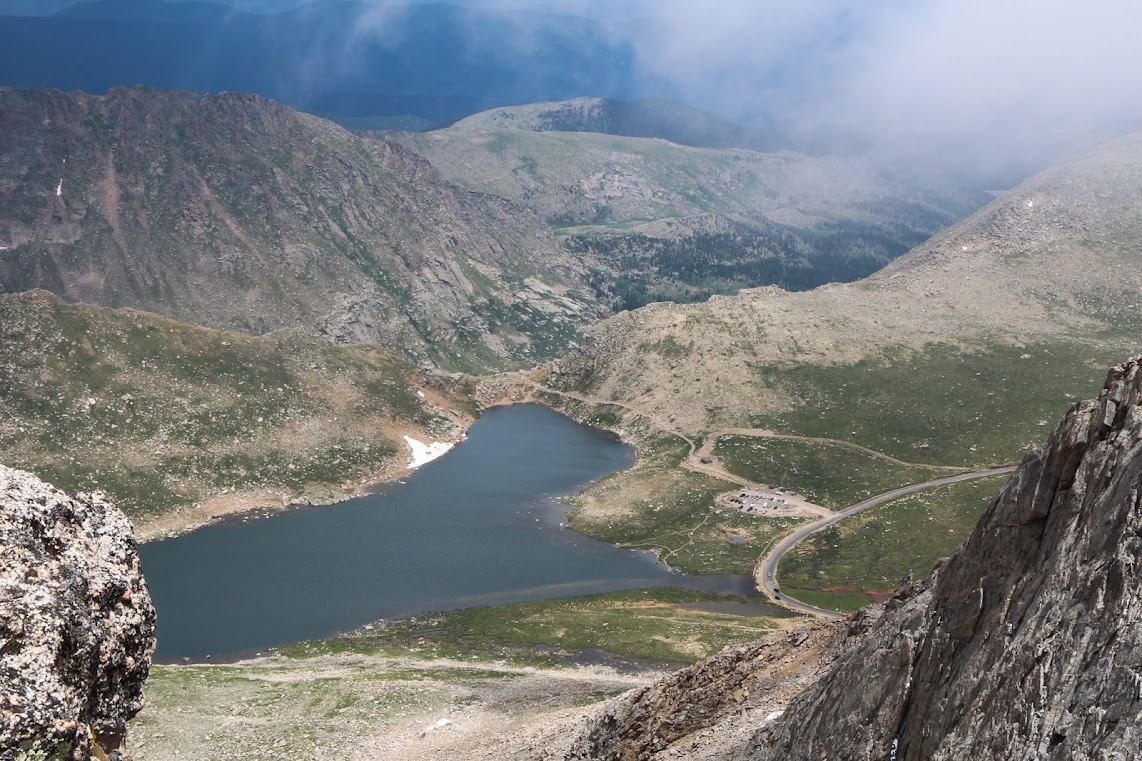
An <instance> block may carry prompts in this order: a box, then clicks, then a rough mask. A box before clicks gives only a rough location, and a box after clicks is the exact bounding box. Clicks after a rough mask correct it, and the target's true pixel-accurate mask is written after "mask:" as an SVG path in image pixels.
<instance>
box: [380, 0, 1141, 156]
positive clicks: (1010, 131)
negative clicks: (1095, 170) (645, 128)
mask: <svg viewBox="0 0 1142 761" xmlns="http://www.w3.org/2000/svg"><path fill="white" fill-rule="evenodd" d="M473 3H477V4H478V5H480V6H481V7H484V8H499V9H503V10H504V11H505V12H507V11H509V10H518V9H519V8H520V7H526V8H531V9H536V8H540V7H542V8H545V9H548V10H557V11H561V12H566V13H574V14H579V15H586V16H591V17H594V18H599V19H606V20H607V21H608V24H609V25H610V28H611V30H612V33H613V34H614V35H615V36H616V38H617V39H629V40H630V41H631V42H632V43H633V44H634V46H635V49H636V50H637V52H638V59H637V60H638V62H639V66H640V67H641V68H642V70H643V71H645V72H646V74H647V75H648V76H654V77H662V78H666V79H668V80H669V81H671V82H672V83H674V85H676V86H677V88H678V92H679V93H680V96H681V98H682V99H684V100H686V101H687V102H689V103H692V104H694V105H698V106H702V107H705V108H709V109H712V110H715V111H717V112H718V113H720V114H722V115H724V116H726V117H729V118H734V119H740V120H749V119H756V118H768V119H770V120H773V121H776V122H777V123H779V124H782V125H785V126H787V127H788V128H790V129H791V130H792V131H794V132H796V133H798V134H802V135H805V134H811V135H824V136H837V135H841V136H843V137H844V139H845V140H846V141H849V143H850V144H854V143H855V144H859V145H862V146H865V147H867V148H868V149H869V150H871V151H874V152H877V153H879V154H882V155H885V156H892V157H907V158H909V159H912V160H923V161H931V162H933V163H941V162H942V163H945V164H946V163H949V162H951V163H954V164H956V165H958V166H961V167H963V168H968V169H977V168H987V167H995V168H997V169H999V170H1000V172H1001V173H1002V171H1003V170H1004V169H1005V168H1007V167H1014V168H1016V171H1018V168H1019V167H1028V168H1032V169H1033V168H1038V167H1039V166H1042V165H1043V164H1045V163H1048V162H1050V161H1053V160H1056V159H1057V158H1059V157H1061V156H1064V155H1066V154H1069V153H1072V152H1074V151H1076V150H1082V149H1084V148H1086V147H1088V146H1090V145H1093V144H1095V143H1097V142H1100V141H1101V140H1104V139H1106V138H1108V137H1111V136H1113V135H1115V134H1119V133H1121V132H1124V131H1128V130H1133V129H1138V128H1140V127H1142V97H1139V83H1140V82H1142V44H1140V43H1139V41H1138V39H1137V37H1138V35H1139V33H1140V31H1142V2H1138V1H1137V0H1088V1H1087V2H1083V3H1079V2H1076V1H1075V0H927V1H926V2H910V1H906V0H705V1H704V2H694V1H693V0H608V1H606V2H604V1H603V0H546V2H541V3H540V2H533V3H520V2H518V0H469V2H468V3H467V4H473ZM380 5H382V6H383V5H384V4H383V3H381V4H380ZM375 15H376V16H377V17H378V18H383V16H384V13H383V11H381V12H379V13H377V12H375ZM525 40H526V30H521V44H524V42H525Z"/></svg>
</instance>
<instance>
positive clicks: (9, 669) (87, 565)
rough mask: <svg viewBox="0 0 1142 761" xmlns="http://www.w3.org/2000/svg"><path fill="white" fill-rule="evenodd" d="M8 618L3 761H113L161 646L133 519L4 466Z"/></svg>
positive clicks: (3, 573)
mask: <svg viewBox="0 0 1142 761" xmlns="http://www.w3.org/2000/svg"><path fill="white" fill-rule="evenodd" d="M0 612H2V614H3V615H2V618H0V759H2V760H3V761H11V760H12V759H20V758H29V759H30V758H58V759H82V760H83V761H87V759H88V758H90V757H91V756H92V735H94V738H95V739H96V740H97V741H98V743H99V745H100V746H101V747H102V748H103V750H104V751H106V752H108V753H111V754H112V755H113V757H114V755H116V754H117V752H118V750H119V749H120V748H121V746H122V744H123V740H124V738H125V736H126V722H127V720H128V719H130V718H131V717H132V716H134V715H135V714H136V713H138V711H139V709H140V708H142V705H143V682H144V680H145V679H146V678H147V673H148V670H149V669H150V663H151V653H152V652H153V651H154V647H155V634H154V633H155V609H154V607H153V606H152V605H151V598H150V595H149V593H148V592H147V585H146V582H145V581H144V580H143V574H142V571H141V570H140V567H139V555H138V552H137V550H136V544H135V539H134V536H133V535H132V533H131V524H130V523H129V522H128V521H127V518H126V517H125V516H124V515H123V514H122V513H121V512H119V510H118V509H116V508H115V507H114V506H113V505H112V504H111V503H109V502H108V501H107V500H106V499H105V498H104V497H103V496H102V495H101V494H98V493H95V494H80V495H78V496H77V497H75V498H72V497H69V496H68V495H66V494H64V493H63V492H61V491H59V490H58V489H55V488H54V487H52V486H49V485H48V484H45V483H44V482H43V481H40V480H39V479H38V478H36V477H35V476H33V475H31V474H30V473H25V472H23V471H20V470H13V469H11V468H7V467H5V466H2V465H0ZM37 753H38V754H39V755H37Z"/></svg>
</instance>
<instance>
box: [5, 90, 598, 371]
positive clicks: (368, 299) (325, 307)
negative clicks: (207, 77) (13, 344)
mask: <svg viewBox="0 0 1142 761" xmlns="http://www.w3.org/2000/svg"><path fill="white" fill-rule="evenodd" d="M0 116H2V118H0V134H2V135H3V139H4V140H5V141H6V142H7V144H8V145H9V146H11V148H10V150H9V151H8V152H7V153H6V155H5V159H4V161H3V162H0V249H3V250H0V283H2V287H3V289H4V290H8V291H20V290H26V289H29V288H36V287H43V288H47V289H49V290H52V291H54V292H56V293H59V294H61V295H63V296H65V297H66V298H68V299H69V300H73V301H88V302H93V303H99V304H103V305H106V306H135V307H139V308H143V309H148V310H151V311H157V312H161V313H164V314H168V315H170V316H172V317H175V318H178V319H181V320H183V321H190V322H199V323H203V324H206V325H209V326H211V327H220V328H229V329H241V330H245V331H247V332H252V333H263V332H266V331H268V330H274V329H278V328H284V327H300V328H303V329H305V330H307V331H309V332H311V333H314V334H321V335H325V336H326V337H327V338H329V339H331V340H334V341H341V342H346V341H357V342H360V341H371V342H376V343H379V344H381V345H385V346H390V347H393V348H395V349H397V350H400V351H403V352H405V354H406V356H409V357H413V358H416V357H419V358H420V360H419V361H421V362H426V363H431V364H442V365H444V366H445V367H448V369H486V368H490V367H496V366H505V365H511V364H515V365H517V366H518V365H523V364H531V363H532V362H533V361H534V359H532V357H534V356H536V354H539V355H542V354H545V353H548V352H551V351H552V350H553V349H555V348H560V347H564V346H566V345H567V343H568V342H569V341H571V340H573V339H574V336H575V333H576V331H577V329H578V327H579V325H581V324H582V323H583V322H585V321H586V320H588V319H590V317H591V316H592V315H593V314H595V311H594V310H596V309H598V308H599V307H598V306H597V305H596V304H595V303H594V296H593V295H591V294H590V291H589V288H588V286H587V284H586V272H585V271H584V270H583V268H582V267H581V266H580V265H579V264H578V263H577V262H576V261H575V260H574V259H573V258H572V257H570V256H569V255H567V254H565V253H564V252H563V251H562V250H561V248H560V247H559V245H558V244H557V243H556V241H555V240H554V238H553V237H552V236H551V234H550V232H549V231H548V230H547V228H546V227H545V226H544V225H543V224H542V223H541V222H540V221H539V220H538V219H537V218H535V217H534V216H533V215H531V214H530V213H529V212H527V211H526V210H525V209H522V208H520V207H517V206H515V205H513V204H511V203H510V202H506V201H503V200H501V199H498V198H494V197H490V196H483V195H478V194H475V193H472V192H471V191H467V190H463V189H460V188H457V187H455V186H453V185H450V184H449V183H447V182H445V181H443V180H442V179H441V178H440V175H439V174H438V173H437V172H436V170H435V169H434V168H433V167H432V166H431V165H429V164H428V163H427V162H425V161H424V160H423V159H421V158H419V157H418V156H415V155H414V154H412V153H411V152H410V151H408V150H407V149H405V148H403V147H401V146H398V145H396V144H394V143H383V142H378V141H363V140H360V139H359V138H357V137H355V136H353V135H352V134H351V133H349V132H347V131H345V130H343V129H342V128H340V127H338V126H336V125H334V124H332V123H330V122H327V121H324V120H322V119H319V118H318V117H314V116H310V115H306V114H301V113H299V112H296V111H293V110H292V109H289V108H287V107H285V106H281V105H279V104H276V103H274V102H272V101H267V100H264V99H262V98H259V97H257V96H249V95H238V94H230V93H227V94H222V95H218V96H201V95H196V94H191V93H173V92H165V91H154V90H150V89H146V88H135V89H131V90H122V89H120V90H113V91H111V93H109V94H108V95H107V96H87V95H82V94H78V93H70V94H65V93H61V92H59V91H38V90H11V89H3V90H0ZM576 293H580V294H583V295H582V296H580V297H578V298H577V297H576V295H575V294H576Z"/></svg>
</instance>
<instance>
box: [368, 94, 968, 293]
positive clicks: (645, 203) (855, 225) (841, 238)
mask: <svg viewBox="0 0 1142 761" xmlns="http://www.w3.org/2000/svg"><path fill="white" fill-rule="evenodd" d="M579 103H580V102H579V101H572V102H570V103H568V104H537V105H534V106H520V107H516V108H511V109H499V110H497V111H493V112H489V113H487V114H479V115H476V116H473V117H470V118H469V119H465V120H463V121H461V122H459V123H458V124H456V125H454V126H452V127H450V128H448V129H443V130H436V131H433V132H427V133H415V134H414V133H387V134H386V136H388V137H391V138H392V139H394V140H398V141H400V142H401V143H402V144H404V145H406V146H408V147H410V148H412V149H413V150H414V151H416V152H417V153H419V154H421V155H423V156H425V157H426V158H428V159H429V160H430V161H431V162H432V163H433V165H434V166H437V167H438V168H439V169H440V171H441V172H442V173H443V174H444V175H445V176H446V177H447V178H448V179H449V180H451V181H453V182H456V183H458V184H460V185H463V186H464V187H467V188H469V189H472V190H476V191H480V192H487V193H492V194H495V195H498V196H501V197H503V198H508V199H511V200H513V201H516V202H518V203H521V204H524V205H527V206H528V207H530V208H532V209H533V210H534V211H535V212H536V213H537V214H539V215H540V216H542V217H543V218H545V219H547V220H548V221H549V222H550V223H551V224H552V225H553V226H554V227H555V229H556V231H557V232H558V234H559V235H560V236H561V237H563V238H564V239H565V240H566V241H567V242H568V244H569V247H570V248H571V250H573V251H576V252H578V253H580V254H588V255H589V256H588V258H587V259H586V260H585V261H586V262H587V263H588V264H589V265H590V266H592V267H594V268H596V269H598V270H599V275H598V276H597V278H596V282H598V283H608V282H614V283H615V284H616V285H615V289H616V290H617V291H618V295H619V296H620V298H623V297H626V296H633V297H635V298H633V299H628V303H627V304H626V306H638V305H640V303H646V302H647V301H651V300H680V301H686V300H690V301H693V300H696V299H700V298H704V297H705V296H707V295H709V293H710V292H714V293H733V292H736V291H737V290H738V289H740V288H742V287H747V286H756V285H769V284H776V285H781V286H783V287H786V288H788V289H795V290H801V289H805V288H811V287H814V286H817V285H820V284H822V283H826V282H835V281H848V280H854V279H857V278H860V277H863V276H865V275H868V274H870V273H872V272H874V271H876V270H877V269H879V268H881V267H883V266H884V265H885V264H886V263H888V262H889V261H890V260H892V259H893V258H894V257H896V256H899V255H900V254H902V253H904V252H905V251H907V250H908V249H910V248H911V247H913V246H915V245H917V244H919V243H921V242H922V241H924V240H926V239H927V238H928V237H929V236H931V235H932V234H934V233H936V232H937V231H939V230H941V229H943V228H945V227H947V226H948V225H950V224H952V223H953V222H956V221H957V220H959V219H962V218H963V217H964V216H966V215H968V214H970V213H971V212H973V211H975V210H976V209H978V208H979V207H980V206H981V205H983V203H985V201H986V197H985V196H984V195H983V194H982V193H975V192H969V191H964V190H960V189H957V188H954V187H949V186H948V185H947V184H946V183H945V184H942V185H941V184H939V183H936V182H921V181H918V180H914V179H908V178H904V177H898V176H885V175H882V174H879V173H877V172H875V171H873V170H871V169H870V168H868V167H865V166H863V165H861V164H860V162H858V161H854V160H848V159H842V158H835V157H810V156H805V155H801V154H796V153H790V152H782V153H757V152H754V151H750V150H742V149H712V148H692V147H686V146H683V145H678V144H675V143H671V142H667V141H665V140H661V139H645V138H637V137H620V136H615V135H607V134H596V133H590V132H547V131H544V132H535V131H531V130H532V129H535V128H538V126H540V125H537V124H536V120H537V119H538V120H540V122H542V120H543V119H544V118H546V117H543V114H550V113H551V111H550V110H547V111H544V110H543V109H544V108H545V107H546V108H548V109H551V108H555V107H557V106H560V105H566V108H568V109H574V108H577V107H578V105H577V104H579ZM591 103H592V101H587V102H586V104H585V105H584V106H583V107H584V108H587V107H589V106H590V104H591ZM536 109H539V111H538V115H537V114H536ZM517 122H518V123H521V124H523V125H524V128H519V127H517V126H516V123H517ZM687 290H689V292H687Z"/></svg>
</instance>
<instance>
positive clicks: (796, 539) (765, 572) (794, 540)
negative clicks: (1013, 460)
mask: <svg viewBox="0 0 1142 761" xmlns="http://www.w3.org/2000/svg"><path fill="white" fill-rule="evenodd" d="M1013 470H1015V466H1014V465H1010V466H1007V467H1003V468H991V469H990V470H977V471H974V472H971V473H960V474H959V475H955V476H946V477H944V478H935V479H932V480H931V481H924V482H923V483H919V484H911V485H909V486H901V487H900V488H899V489H893V490H892V491H886V492H884V493H883V494H877V495H876V496H875V497H869V498H868V499H866V500H865V501H864V502H858V503H857V504H855V505H853V506H852V507H846V508H845V509H844V510H841V511H839V512H836V513H833V514H832V515H830V516H829V517H827V518H822V519H820V520H817V521H813V522H812V523H809V524H806V525H804V526H802V527H801V528H799V529H797V530H796V531H794V532H793V533H792V534H790V535H789V536H787V537H785V538H784V539H782V540H781V541H780V542H778V543H777V545H776V546H775V547H774V548H773V549H772V550H770V551H769V554H768V555H766V556H765V557H764V558H763V559H762V561H761V562H760V563H758V565H757V571H756V576H757V585H758V588H759V589H761V591H763V592H765V594H767V595H768V596H769V597H770V599H772V600H779V601H780V603H781V604H782V605H784V606H785V607H787V608H792V609H793V610H796V611H800V612H802V613H808V614H809V615H811V616H821V617H823V618H839V617H840V616H841V615H842V614H840V613H837V612H836V611H833V610H825V609H824V608H818V607H817V606H816V605H809V604H808V603H804V602H801V601H800V600H797V599H794V598H792V597H790V596H788V595H787V594H785V593H784V592H781V593H780V595H781V596H780V598H778V591H777V589H778V585H777V566H778V564H779V563H780V562H781V558H783V557H785V553H787V552H789V550H791V549H793V548H794V547H795V546H797V544H799V543H800V542H801V541H803V540H804V539H805V538H806V537H809V536H812V535H813V534H816V533H817V532H818V531H824V530H825V529H827V528H828V527H829V526H832V525H834V524H837V523H840V522H841V521H843V520H844V519H845V518H849V517H851V516H853V515H856V514H857V513H861V512H864V511H865V510H868V509H869V508H870V507H876V506H877V505H880V504H883V503H885V502H889V501H891V500H894V499H896V498H897V497H903V496H904V495H905V494H912V493H913V492H918V491H924V490H925V489H931V488H933V487H936V486H945V485H947V484H955V483H959V482H960V481H970V480H972V479H976V478H987V477H988V476H998V475H1001V474H1003V473H1010V472H1012V471H1013Z"/></svg>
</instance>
